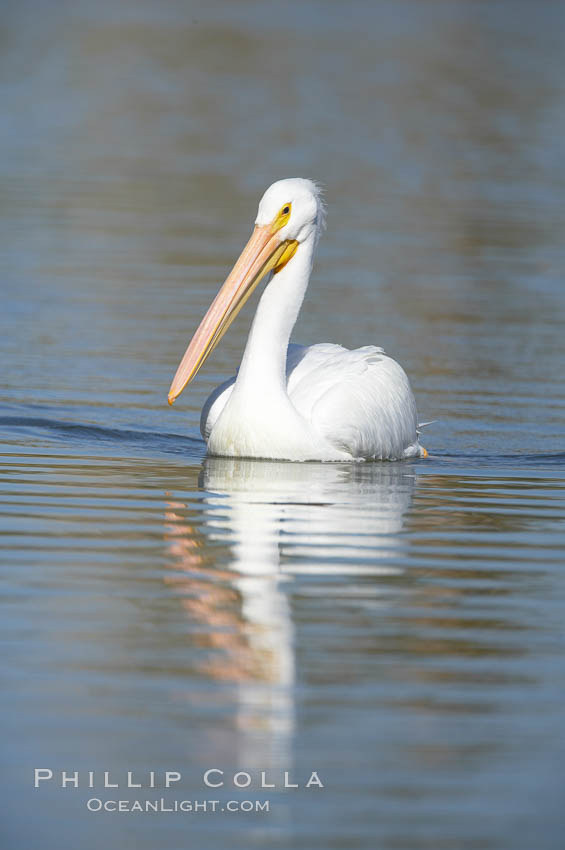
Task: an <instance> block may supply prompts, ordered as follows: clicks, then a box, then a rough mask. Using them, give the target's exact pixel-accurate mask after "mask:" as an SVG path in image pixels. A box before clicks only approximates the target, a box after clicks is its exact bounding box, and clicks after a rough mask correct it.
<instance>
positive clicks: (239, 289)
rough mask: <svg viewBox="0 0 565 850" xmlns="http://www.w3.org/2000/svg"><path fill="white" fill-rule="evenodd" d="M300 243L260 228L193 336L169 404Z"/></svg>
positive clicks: (270, 230) (179, 369) (174, 384)
mask: <svg viewBox="0 0 565 850" xmlns="http://www.w3.org/2000/svg"><path fill="white" fill-rule="evenodd" d="M297 247H298V242H295V241H294V240H283V241H282V242H281V240H280V238H279V237H278V235H277V233H276V232H273V228H272V227H271V225H269V224H266V225H261V226H259V225H256V226H255V228H254V230H253V233H252V234H251V238H250V239H249V242H248V243H247V245H246V246H245V248H244V249H243V251H242V253H241V256H240V257H239V259H238V261H237V262H236V264H235V266H234V267H233V269H232V271H231V273H230V275H229V276H228V278H227V279H226V282H225V283H224V285H223V286H222V288H221V289H220V291H219V292H218V294H217V295H216V297H215V298H214V300H213V302H212V304H211V306H210V309H209V310H208V312H207V313H206V315H205V316H204V318H203V319H202V321H201V322H200V325H199V326H198V330H197V331H196V333H195V334H194V336H193V337H192V339H191V341H190V344H189V346H188V348H187V349H186V351H185V354H184V357H183V358H182V360H181V362H180V366H179V367H178V369H177V371H176V375H175V377H174V378H173V382H172V384H171V388H170V390H169V404H173V402H174V401H175V399H176V398H177V397H178V396H179V395H180V394H181V393H182V391H183V390H184V388H185V387H186V385H187V384H188V383H189V381H191V380H192V379H193V378H194V376H195V375H196V373H197V372H198V370H199V369H200V367H201V366H202V365H203V363H204V362H205V360H206V358H207V357H208V356H209V355H210V354H211V353H212V351H213V350H214V349H215V347H216V346H217V344H218V343H219V341H220V340H221V338H222V337H223V335H224V334H225V332H226V331H227V329H228V328H229V326H230V325H231V323H232V322H233V320H234V319H235V317H236V316H237V314H238V313H239V311H240V310H241V308H242V307H243V305H244V304H245V302H246V301H247V300H248V298H249V297H250V296H251V294H252V293H253V291H254V290H255V288H256V287H257V285H258V284H259V283H260V282H261V280H262V279H263V278H264V277H265V275H267V274H268V273H269V272H271V271H274V272H276V271H278V270H279V269H280V268H282V267H283V266H284V265H285V264H286V263H287V262H288V261H289V260H290V258H291V257H292V256H293V254H294V252H295V251H296V248H297Z"/></svg>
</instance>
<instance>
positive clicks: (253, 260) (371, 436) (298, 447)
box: [169, 178, 427, 461]
mask: <svg viewBox="0 0 565 850" xmlns="http://www.w3.org/2000/svg"><path fill="white" fill-rule="evenodd" d="M323 226H324V207H323V204H322V201H321V198H320V191H319V189H318V187H317V186H316V185H315V183H312V181H310V180H304V179H301V178H291V179H288V180H279V181H277V182H276V183H273V185H272V186H270V187H269V188H268V189H267V191H266V192H265V194H264V195H263V197H262V198H261V202H260V204H259V210H258V213H257V218H256V220H255V228H254V230H253V233H252V234H251V238H250V239H249V242H248V243H247V245H246V246H245V248H244V249H243V252H242V254H241V256H240V258H239V259H238V261H237V262H236V264H235V266H234V267H233V270H232V272H231V273H230V275H229V276H228V278H227V280H226V282H225V283H224V285H223V286H222V288H221V289H220V291H219V292H218V294H217V295H216V298H215V299H214V301H213V302H212V305H211V307H210V308H209V310H208V312H207V313H206V315H205V316H204V318H203V319H202V322H201V323H200V325H199V327H198V330H197V331H196V333H195V334H194V336H193V338H192V340H191V342H190V344H189V346H188V348H187V350H186V352H185V354H184V357H183V358H182V361H181V363H180V366H179V367H178V369H177V372H176V375H175V377H174V379H173V382H172V384H171V388H170V390H169V404H172V403H173V402H174V400H175V399H176V398H177V396H178V395H180V393H181V392H182V391H183V389H184V387H185V386H186V385H187V384H188V382H189V381H191V380H192V378H193V377H194V376H195V375H196V373H197V372H198V370H199V369H200V367H201V366H202V365H203V363H204V362H205V360H206V358H207V357H208V356H209V354H210V353H211V352H212V351H213V350H214V348H215V347H216V345H217V344H218V342H219V341H220V339H221V338H222V336H223V335H224V333H225V332H226V331H227V329H228V328H229V326H230V325H231V323H232V322H233V320H234V319H235V317H236V316H237V314H238V313H239V311H240V310H241V308H242V307H243V305H244V304H245V302H246V301H247V299H248V298H249V296H250V295H251V293H252V292H253V290H254V289H255V287H256V286H257V285H258V284H259V283H260V281H261V280H263V278H267V286H266V288H265V291H264V292H263V294H262V296H261V300H260V301H259V305H258V307H257V311H256V313H255V318H254V320H253V325H252V327H251V331H250V333H249V338H248V340H247V345H246V347H245V352H244V355H243V359H242V361H241V366H240V368H239V370H238V372H237V375H235V376H234V377H232V378H230V379H229V380H228V381H226V382H225V383H223V384H221V385H220V386H219V387H217V388H216V389H215V390H214V392H213V393H212V394H211V396H210V397H209V398H208V400H207V401H206V403H205V405H204V407H203V409H202V416H201V419H200V430H201V432H202V436H203V437H204V439H205V440H206V441H207V443H208V452H209V454H211V455H223V456H228V457H248V458H268V459H273V460H277V459H278V460H291V461H307V460H321V461H343V460H348V461H352V460H373V459H380V460H398V459H400V458H409V457H425V456H426V455H427V452H426V450H425V449H424V448H423V447H422V446H420V444H419V442H418V420H417V414H416V403H415V401H414V396H413V394H412V390H411V388H410V384H409V382H408V378H407V377H406V374H405V372H404V370H403V369H402V368H401V367H400V366H399V365H398V363H396V361H394V360H393V359H392V358H391V357H388V356H387V355H386V354H385V353H384V351H383V349H382V348H377V347H376V346H374V345H366V346H364V347H363V348H357V349H355V350H353V351H349V350H348V349H346V348H343V347H342V346H341V345H333V344H331V343H322V344H319V345H310V346H301V345H293V344H290V345H289V339H290V334H291V332H292V329H293V327H294V324H295V322H296V319H297V317H298V312H299V310H300V307H301V304H302V301H303V298H304V294H305V292H306V288H307V286H308V281H309V279H310V272H311V270H312V261H313V257H314V251H315V249H316V245H317V242H318V239H319V237H320V233H321V231H322V228H323Z"/></svg>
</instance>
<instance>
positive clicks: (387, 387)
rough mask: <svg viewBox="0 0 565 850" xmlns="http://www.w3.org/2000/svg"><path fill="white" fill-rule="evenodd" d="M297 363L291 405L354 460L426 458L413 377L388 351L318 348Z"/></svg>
mask: <svg viewBox="0 0 565 850" xmlns="http://www.w3.org/2000/svg"><path fill="white" fill-rule="evenodd" d="M297 348H298V347H297ZM291 358H292V359H293V360H295V361H296V365H295V366H294V368H293V369H292V371H291V372H290V374H289V379H288V394H289V397H290V400H291V401H292V403H293V405H294V406H295V407H296V409H297V410H298V412H299V413H301V414H302V416H303V417H304V418H305V419H306V420H307V421H309V422H310V423H311V424H312V426H313V427H314V428H316V430H317V431H318V432H319V433H321V434H322V435H323V436H324V437H325V439H326V440H328V441H329V442H330V443H332V445H334V446H335V447H336V448H338V449H340V450H342V451H346V452H349V453H350V454H351V455H352V456H353V457H365V458H370V457H376V458H382V457H384V458H389V459H392V458H402V457H410V456H419V455H420V453H421V448H420V446H419V444H418V434H417V415H416V404H415V401H414V396H413V394H412V390H411V388H410V384H409V382H408V378H407V377H406V374H405V372H404V370H403V369H402V367H401V366H399V364H398V363H397V362H396V361H395V360H393V359H392V358H391V357H388V356H387V355H386V354H385V352H384V351H383V349H382V348H377V347H376V346H373V345H368V346H365V347H363V348H357V349H355V350H353V351H349V350H348V349H346V348H342V347H341V346H339V345H314V346H311V347H309V348H306V349H302V351H295V352H292V353H291Z"/></svg>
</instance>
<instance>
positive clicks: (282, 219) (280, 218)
mask: <svg viewBox="0 0 565 850" xmlns="http://www.w3.org/2000/svg"><path fill="white" fill-rule="evenodd" d="M291 210H292V204H285V205H284V207H281V208H280V210H279V211H278V213H277V214H276V216H275V218H274V220H273V225H272V230H273V233H276V232H277V230H280V229H281V227H284V226H285V224H288V220H289V218H290V213H291Z"/></svg>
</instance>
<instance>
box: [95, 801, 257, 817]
mask: <svg viewBox="0 0 565 850" xmlns="http://www.w3.org/2000/svg"><path fill="white" fill-rule="evenodd" d="M86 808H87V809H88V811H89V812H122V813H132V812H133V813H136V812H137V813H144V814H145V813H148V812H183V813H185V814H198V813H206V812H208V813H210V812H268V811H270V800H227V801H221V800H165V799H164V798H163V797H161V798H160V799H158V800H101V799H100V798H99V797H92V798H91V799H90V800H87V802H86Z"/></svg>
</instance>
